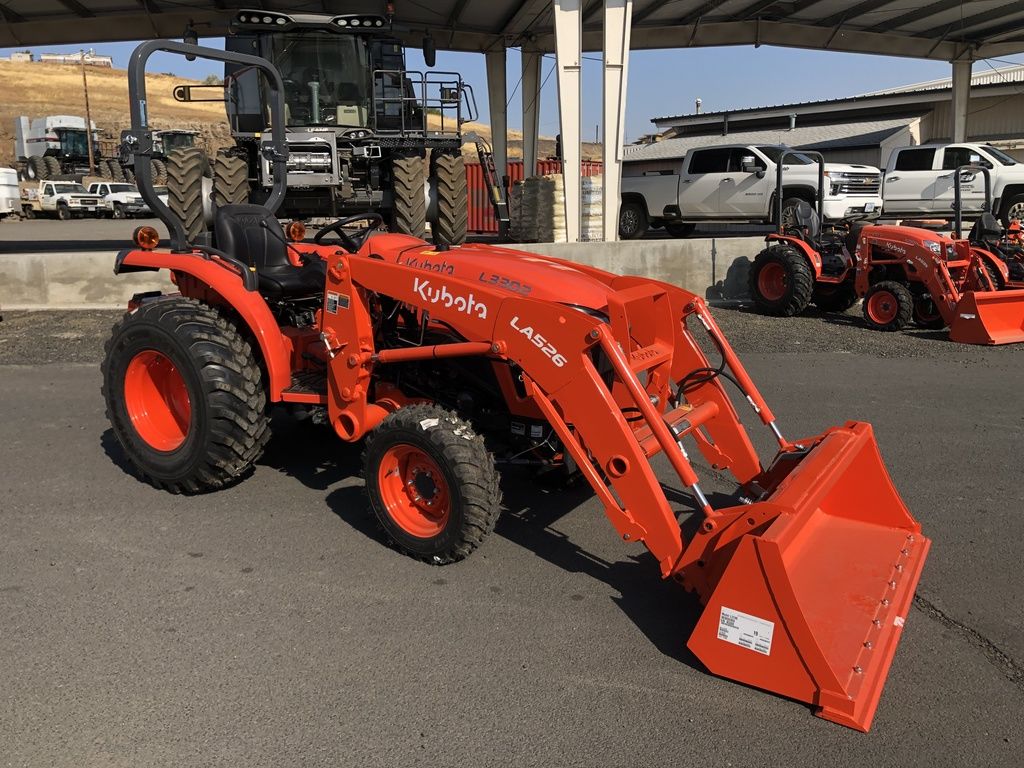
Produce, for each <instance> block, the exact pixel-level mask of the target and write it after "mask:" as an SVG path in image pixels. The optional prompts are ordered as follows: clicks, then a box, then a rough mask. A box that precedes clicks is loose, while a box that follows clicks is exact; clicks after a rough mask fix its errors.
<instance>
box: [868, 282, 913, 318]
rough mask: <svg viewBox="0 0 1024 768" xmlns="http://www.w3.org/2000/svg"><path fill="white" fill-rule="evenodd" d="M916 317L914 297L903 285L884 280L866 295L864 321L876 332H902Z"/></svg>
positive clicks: (871, 288) (873, 286) (872, 287)
mask: <svg viewBox="0 0 1024 768" xmlns="http://www.w3.org/2000/svg"><path fill="white" fill-rule="evenodd" d="M913 316H914V295H913V294H912V293H911V292H910V289H909V288H907V286H905V285H903V283H897V282H896V281H895V280H883V281H882V282H880V283H875V284H874V285H872V286H871V287H870V288H869V289H868V292H867V293H865V294H864V321H865V322H866V323H867V324H868V326H869V327H870V328H873V329H874V330H876V331H902V330H903V329H904V328H906V327H907V325H909V323H910V321H911V319H912V318H913Z"/></svg>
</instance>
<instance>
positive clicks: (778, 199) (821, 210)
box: [775, 149, 825, 234]
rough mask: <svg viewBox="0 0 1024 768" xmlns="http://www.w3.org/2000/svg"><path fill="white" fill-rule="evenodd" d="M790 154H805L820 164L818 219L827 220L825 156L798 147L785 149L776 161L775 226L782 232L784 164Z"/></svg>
mask: <svg viewBox="0 0 1024 768" xmlns="http://www.w3.org/2000/svg"><path fill="white" fill-rule="evenodd" d="M790 155H794V156H795V155H803V156H804V157H809V158H811V159H812V160H814V161H815V162H816V163H817V164H818V199H817V203H818V220H819V221H821V222H824V221H825V158H824V156H822V154H821V152H811V151H805V150H802V149H800V150H797V149H785V150H783V151H782V154H781V155H779V159H778V162H776V163H775V226H776V227H778V231H779V233H780V234H782V166H783V165H785V164H786V158H787V157H789V156H790Z"/></svg>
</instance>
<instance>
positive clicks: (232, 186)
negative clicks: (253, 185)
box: [213, 153, 249, 208]
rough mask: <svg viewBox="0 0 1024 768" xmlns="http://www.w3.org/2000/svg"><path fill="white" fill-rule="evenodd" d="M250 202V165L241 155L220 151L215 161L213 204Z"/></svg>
mask: <svg viewBox="0 0 1024 768" xmlns="http://www.w3.org/2000/svg"><path fill="white" fill-rule="evenodd" d="M248 202H249V166H248V164H247V163H246V162H245V160H243V159H242V158H240V157H237V156H235V155H227V154H223V153H218V154H217V157H216V158H214V161H213V205H214V208H220V207H221V206H224V205H234V204H236V203H248Z"/></svg>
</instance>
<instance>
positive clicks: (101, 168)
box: [96, 160, 111, 180]
mask: <svg viewBox="0 0 1024 768" xmlns="http://www.w3.org/2000/svg"><path fill="white" fill-rule="evenodd" d="M96 175H97V176H99V177H100V178H101V179H107V180H110V178H111V176H110V163H109V162H108V161H107V160H100V161H99V162H98V163H96Z"/></svg>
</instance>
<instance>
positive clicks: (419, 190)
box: [391, 155, 427, 238]
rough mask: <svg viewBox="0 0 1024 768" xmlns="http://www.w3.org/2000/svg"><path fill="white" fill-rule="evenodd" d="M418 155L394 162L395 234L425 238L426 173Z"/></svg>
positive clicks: (392, 207) (393, 211) (392, 183)
mask: <svg viewBox="0 0 1024 768" xmlns="http://www.w3.org/2000/svg"><path fill="white" fill-rule="evenodd" d="M423 166H424V163H423V158H422V157H418V156H416V155H411V156H408V157H396V158H395V159H394V160H392V161H391V230H392V231H393V232H400V233H402V234H404V235H412V236H413V237H419V238H422V237H424V236H425V235H426V233H427V196H426V194H425V193H424V184H425V183H426V173H425V169H424V167H423Z"/></svg>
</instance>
